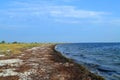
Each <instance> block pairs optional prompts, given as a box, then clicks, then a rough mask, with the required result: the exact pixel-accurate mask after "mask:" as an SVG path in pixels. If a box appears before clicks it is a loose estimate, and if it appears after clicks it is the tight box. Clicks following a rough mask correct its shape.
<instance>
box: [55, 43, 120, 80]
mask: <svg viewBox="0 0 120 80" xmlns="http://www.w3.org/2000/svg"><path fill="white" fill-rule="evenodd" d="M55 49H56V50H57V51H59V52H61V53H62V54H63V55H64V56H66V57H68V58H71V59H73V60H74V61H75V62H77V63H79V64H82V65H84V66H85V67H86V68H88V69H89V70H90V71H91V72H92V73H95V74H98V75H101V76H103V77H104V78H105V79H106V80H120V43H74V44H73V43H72V44H59V45H57V46H56V47H55Z"/></svg>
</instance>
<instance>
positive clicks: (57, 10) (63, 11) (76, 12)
mask: <svg viewBox="0 0 120 80" xmlns="http://www.w3.org/2000/svg"><path fill="white" fill-rule="evenodd" d="M50 14H51V15H52V16H54V17H70V18H101V17H102V16H103V15H106V14H107V13H106V12H97V11H89V10H83V9H77V8H76V7H74V6H52V8H51V10H50Z"/></svg>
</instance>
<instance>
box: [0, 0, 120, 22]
mask: <svg viewBox="0 0 120 80" xmlns="http://www.w3.org/2000/svg"><path fill="white" fill-rule="evenodd" d="M52 1H54V0H52ZM67 1H70V0H67ZM16 5H17V7H16ZM9 6H12V7H10V8H9V9H5V10H0V13H1V14H2V15H7V16H9V18H11V19H12V18H16V19H18V20H19V19H21V20H22V19H24V20H25V19H27V18H30V17H33V19H35V18H38V19H39V18H40V19H41V18H44V17H47V16H50V17H49V19H51V20H53V21H57V22H61V23H75V24H76V23H81V24H82V23H83V24H85V23H92V24H98V23H99V24H101V23H119V20H120V19H114V20H112V19H110V20H109V18H108V17H107V16H108V15H111V14H110V13H108V12H104V11H92V10H85V9H80V8H78V7H77V6H71V5H69V6H68V5H55V4H49V3H45V2H40V1H39V2H34V3H32V2H13V3H12V4H9ZM105 18H108V19H105ZM0 21H1V19H0Z"/></svg>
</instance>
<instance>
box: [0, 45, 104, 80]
mask: <svg viewBox="0 0 120 80" xmlns="http://www.w3.org/2000/svg"><path fill="white" fill-rule="evenodd" d="M55 46H56V45H55V44H54V45H53V44H51V45H44V46H40V47H33V48H31V49H27V50H24V51H23V52H22V53H21V54H18V55H14V56H11V57H5V56H1V57H0V58H1V59H0V61H1V62H2V64H1V65H0V80H8V79H9V80H28V79H29V80H105V79H103V78H102V77H101V76H98V75H95V74H93V73H91V72H90V71H89V70H87V69H86V68H85V67H83V66H82V65H80V64H78V63H75V62H73V61H72V60H71V59H69V58H66V57H65V56H63V55H62V53H60V52H57V51H56V50H55ZM4 62H5V63H4Z"/></svg>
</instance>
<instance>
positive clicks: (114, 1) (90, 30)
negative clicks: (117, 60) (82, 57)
mask: <svg viewBox="0 0 120 80" xmlns="http://www.w3.org/2000/svg"><path fill="white" fill-rule="evenodd" d="M119 3H120V0H1V1H0V41H2V40H5V41H7V42H12V41H19V42H72V43H79V42H120V5H119Z"/></svg>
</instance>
